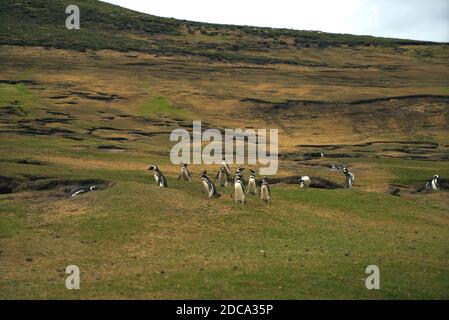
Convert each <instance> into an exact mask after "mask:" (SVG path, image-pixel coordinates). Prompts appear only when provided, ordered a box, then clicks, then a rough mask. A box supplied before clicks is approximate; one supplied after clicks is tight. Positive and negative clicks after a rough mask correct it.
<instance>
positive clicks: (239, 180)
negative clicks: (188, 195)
mask: <svg viewBox="0 0 449 320" xmlns="http://www.w3.org/2000/svg"><path fill="white" fill-rule="evenodd" d="M147 170H148V171H151V172H152V173H153V175H154V179H155V181H156V184H157V185H158V186H159V187H161V188H167V187H168V183H167V178H166V177H165V176H164V175H163V174H162V172H161V170H160V169H159V167H158V166H156V165H151V166H149V167H148V169H147ZM244 170H245V168H242V167H239V168H237V170H236V173H235V174H234V177H233V179H231V178H230V177H231V170H230V168H229V166H228V164H227V163H226V161H225V160H224V159H223V161H222V163H221V166H220V169H219V170H218V172H217V175H216V176H215V180H214V181H215V182H218V183H219V185H220V186H221V187H226V186H227V185H228V184H230V183H232V184H233V186H234V190H233V193H232V194H231V197H234V198H235V202H236V203H241V204H244V203H245V193H247V194H249V195H254V196H256V195H258V196H259V198H260V199H261V200H262V201H264V202H267V203H271V191H270V185H269V183H268V180H267V178H263V179H262V182H261V183H260V186H257V182H256V171H254V170H253V169H250V170H249V171H250V175H249V178H248V182H246V181H245V178H244V177H243V171H244ZM331 170H333V171H340V172H342V173H343V174H344V176H345V183H344V187H345V188H347V189H349V188H352V187H353V185H354V181H355V175H354V173H353V172H351V171H349V169H348V168H346V167H344V166H340V165H334V164H332V165H331ZM439 178H440V177H439V176H438V175H434V176H433V177H432V179H431V180H429V181H428V182H427V183H426V186H425V189H427V190H429V191H438V190H440V186H439V184H438V179H439ZM180 179H182V180H184V181H192V176H191V175H190V172H189V169H188V165H187V164H185V163H183V164H181V172H180V173H179V175H178V180H180ZM201 182H202V185H203V190H204V192H205V193H206V194H207V196H208V198H209V199H211V198H218V197H220V196H221V195H220V193H218V191H217V188H216V187H215V184H214V182H213V181H212V180H211V179H210V178H209V176H208V175H207V171H206V170H203V172H202V173H201ZM298 182H299V186H300V188H308V187H309V186H310V183H311V181H310V177H308V176H302V177H299V179H298Z"/></svg>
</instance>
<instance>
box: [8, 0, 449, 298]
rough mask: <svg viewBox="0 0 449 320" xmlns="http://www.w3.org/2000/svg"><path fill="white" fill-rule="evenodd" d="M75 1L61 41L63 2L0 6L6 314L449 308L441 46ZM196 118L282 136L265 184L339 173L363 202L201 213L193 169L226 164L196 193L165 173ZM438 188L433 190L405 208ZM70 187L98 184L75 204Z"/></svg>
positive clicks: (290, 196)
mask: <svg viewBox="0 0 449 320" xmlns="http://www.w3.org/2000/svg"><path fill="white" fill-rule="evenodd" d="M77 2H78V5H79V6H80V9H81V13H82V14H81V16H82V20H81V30H79V31H73V32H72V31H68V30H66V29H65V28H64V22H65V17H66V15H65V13H64V12H65V5H66V4H65V3H64V2H63V1H59V0H58V1H51V2H48V1H40V0H36V1H9V0H1V1H0V70H1V75H0V190H1V191H2V192H1V193H0V298H1V299H33V298H34V299H36V298H37V299H131V298H135V299H209V298H211V299H313V298H316V299H332V298H336V299H448V298H449V273H448V270H449V245H448V244H449V233H448V230H449V196H448V195H449V193H448V186H447V179H448V177H449V165H448V156H449V129H448V128H449V96H448V89H447V88H448V87H449V78H448V77H447V75H448V71H449V64H448V61H449V49H448V45H447V44H437V43H424V42H416V41H409V40H398V39H384V38H375V37H362V36H352V35H340V34H327V33H320V32H310V31H295V30H284V29H270V28H253V27H241V26H224V25H213V24H201V23H195V22H189V21H180V20H175V19H164V18H158V17H154V16H149V15H144V14H141V13H137V12H133V11H129V10H125V9H122V8H119V7H115V6H111V5H108V4H105V3H102V2H99V1H93V0H83V1H77ZM192 120H201V121H202V122H203V125H204V128H206V127H207V128H209V127H210V128H218V129H224V128H251V127H254V128H268V129H269V128H278V129H279V141H280V148H279V153H280V154H279V159H280V162H279V172H278V174H277V177H291V176H299V175H304V174H307V175H310V176H312V177H320V178H323V179H327V180H329V181H331V182H334V183H337V184H339V185H342V184H343V181H344V177H343V175H342V174H341V173H339V172H333V171H331V170H330V169H329V166H330V164H332V163H334V164H344V165H347V166H349V167H350V168H351V170H352V171H353V172H354V173H355V175H356V183H355V187H354V188H353V189H351V190H345V189H343V188H337V189H318V188H310V189H307V190H302V189H300V188H299V186H298V185H297V184H285V183H279V184H273V185H272V197H273V201H272V204H271V205H268V204H265V203H262V202H261V201H259V200H258V199H257V197H252V196H248V197H247V203H246V204H245V205H243V206H242V205H236V204H235V203H234V201H233V199H232V198H231V196H230V195H231V192H232V190H231V188H230V187H225V188H219V192H220V193H221V197H220V198H218V199H213V200H208V199H207V197H206V195H205V194H203V193H202V188H201V182H200V173H201V171H202V170H203V169H207V170H208V171H209V172H210V175H211V176H214V175H215V173H216V172H217V169H218V166H217V165H212V166H202V165H191V166H190V170H191V172H192V176H193V181H192V182H191V183H188V182H183V181H178V180H177V179H176V178H177V175H178V173H179V167H178V166H175V165H172V164H171V162H170V158H169V152H170V149H171V147H172V145H173V142H170V140H169V136H170V132H171V131H172V130H174V129H177V128H186V129H189V128H191V127H192ZM308 152H323V153H324V158H319V159H308V158H306V157H304V154H306V153H308ZM149 164H157V165H158V166H159V167H160V168H161V170H162V171H163V172H164V174H165V175H166V176H167V178H168V184H169V188H168V189H160V188H157V187H156V186H155V183H154V179H153V177H152V176H151V175H150V174H149V173H148V172H147V171H146V169H147V167H148V165H149ZM235 167H236V166H235V165H232V169H235ZM247 167H249V166H247ZM434 174H439V175H440V176H441V178H442V182H443V189H442V190H441V192H434V193H427V192H416V189H417V188H418V187H419V186H422V185H423V184H424V183H425V182H426V181H427V180H428V179H429V178H431V177H432V176H433V175H434ZM82 179H96V180H98V181H100V179H101V181H107V182H108V184H107V188H103V189H101V190H97V191H94V192H89V193H85V194H82V195H80V196H78V197H75V198H71V197H69V195H68V193H67V190H66V189H64V187H65V186H67V183H71V182H73V183H79V182H77V181H81V180H82ZM393 188H398V189H399V190H400V191H399V196H394V195H392V194H390V191H391V189H393ZM70 264H75V265H77V266H79V268H80V270H81V289H80V290H67V289H66V287H65V278H66V276H67V275H66V274H65V268H66V266H68V265H70ZM372 264H374V265H378V266H379V268H380V272H381V276H380V279H381V289H380V290H367V289H366V288H365V279H366V277H367V276H368V275H367V274H365V268H366V267H367V266H368V265H372Z"/></svg>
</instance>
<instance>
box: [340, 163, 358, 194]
mask: <svg viewBox="0 0 449 320" xmlns="http://www.w3.org/2000/svg"><path fill="white" fill-rule="evenodd" d="M342 171H343V174H344V175H345V177H346V180H345V188H347V189H349V188H352V186H353V185H354V180H355V176H354V174H353V173H352V172H351V171H349V170H348V168H346V167H344V168H343V170H342Z"/></svg>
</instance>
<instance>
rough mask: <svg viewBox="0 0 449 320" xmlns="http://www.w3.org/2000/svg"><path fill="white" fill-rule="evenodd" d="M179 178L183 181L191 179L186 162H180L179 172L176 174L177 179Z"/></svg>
mask: <svg viewBox="0 0 449 320" xmlns="http://www.w3.org/2000/svg"><path fill="white" fill-rule="evenodd" d="M181 178H182V179H183V180H184V181H192V176H191V175H190V172H189V169H188V168H187V164H186V163H182V164H181V173H180V174H179V176H178V180H179V179H181Z"/></svg>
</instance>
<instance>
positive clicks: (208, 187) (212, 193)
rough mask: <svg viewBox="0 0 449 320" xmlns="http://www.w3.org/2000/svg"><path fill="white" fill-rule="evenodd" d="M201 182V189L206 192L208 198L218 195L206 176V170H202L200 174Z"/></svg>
mask: <svg viewBox="0 0 449 320" xmlns="http://www.w3.org/2000/svg"><path fill="white" fill-rule="evenodd" d="M201 183H202V185H203V190H204V192H206V194H207V196H208V198H209V199H211V198H218V197H220V194H219V193H218V192H217V189H216V188H215V185H214V183H213V182H212V181H211V180H210V179H209V177H208V176H207V171H206V170H203V172H202V174H201Z"/></svg>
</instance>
